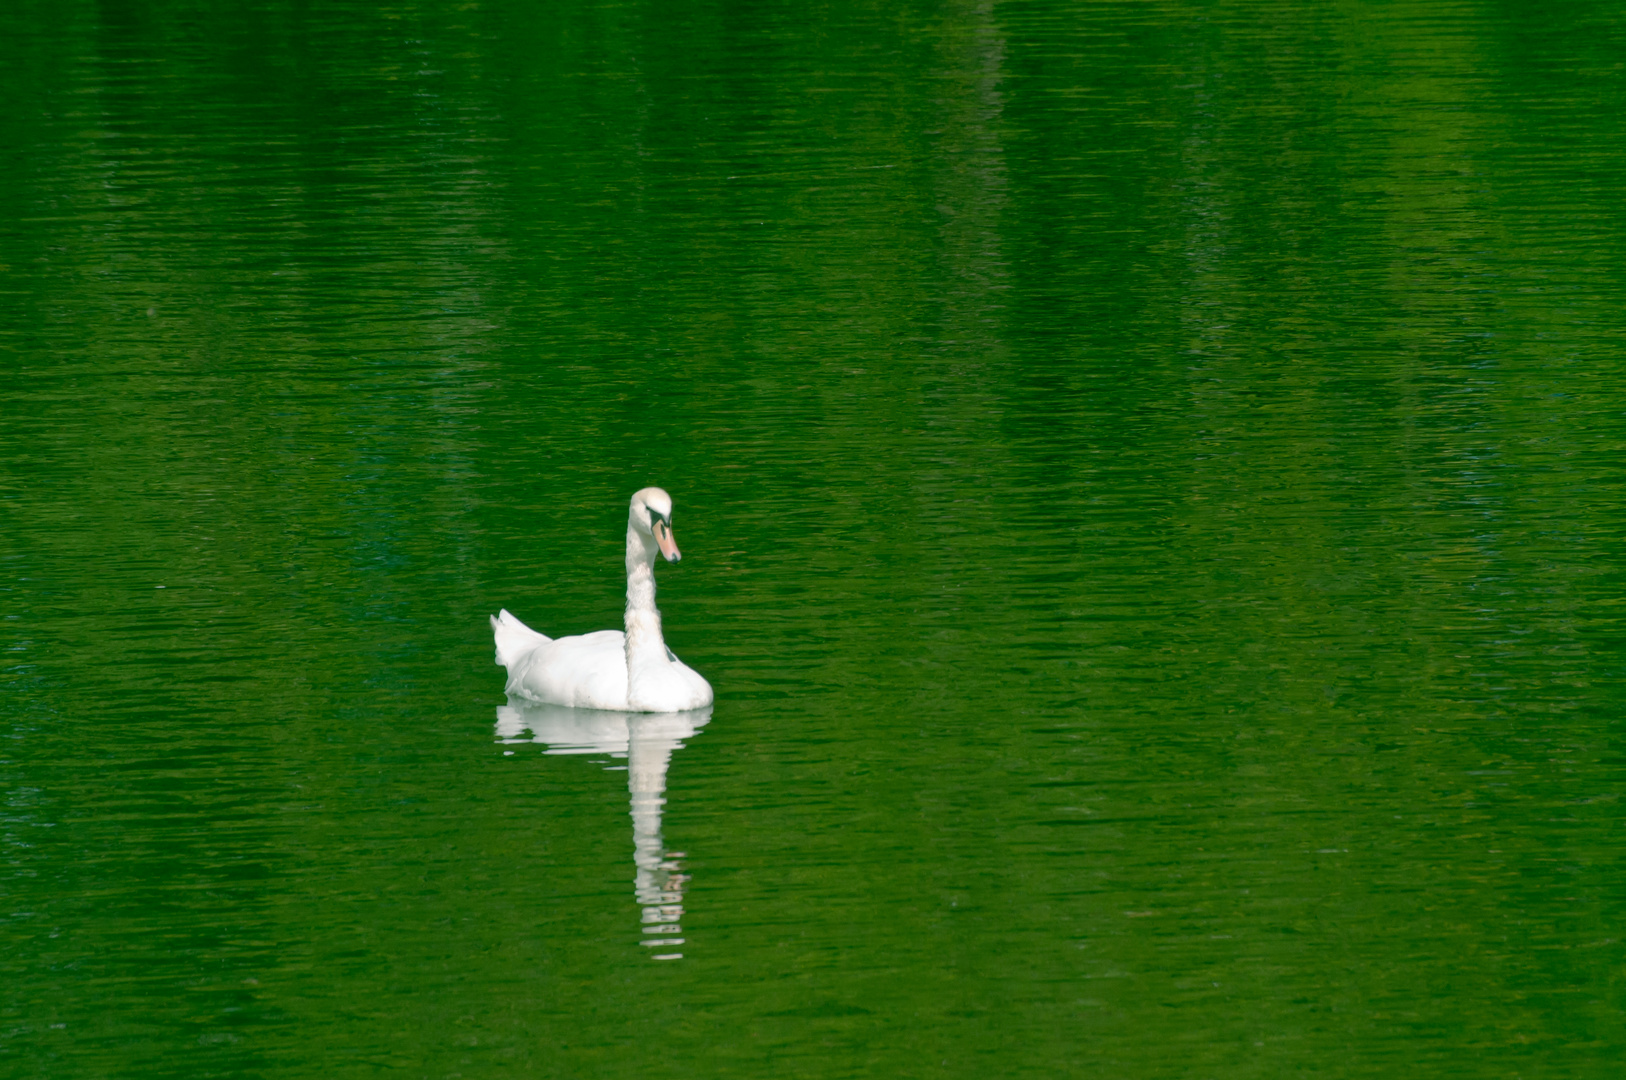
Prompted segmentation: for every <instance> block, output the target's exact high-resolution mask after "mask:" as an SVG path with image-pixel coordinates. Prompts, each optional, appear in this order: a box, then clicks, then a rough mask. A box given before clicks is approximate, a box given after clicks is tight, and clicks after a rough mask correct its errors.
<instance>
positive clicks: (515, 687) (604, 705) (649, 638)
mask: <svg viewBox="0 0 1626 1080" xmlns="http://www.w3.org/2000/svg"><path fill="white" fill-rule="evenodd" d="M656 552H659V553H660V554H662V555H664V556H666V561H667V562H677V561H678V560H679V559H681V558H682V557H683V556H682V554H681V553H680V552H679V551H678V548H677V542H676V541H675V540H673V539H672V496H670V495H668V494H667V493H666V492H664V491H662V490H661V489H660V488H657V487H647V488H644V489H643V490H642V491H639V492H637V493H635V494H634V495H633V496H632V507H631V509H630V511H629V512H628V514H627V619H626V627H627V630H626V633H624V634H623V633H622V632H621V631H620V630H599V631H597V632H595V633H591V634H582V635H580V636H578V637H563V638H559V639H557V640H554V639H551V638H548V637H547V636H545V635H543V634H539V633H537V632H536V631H535V630H532V629H531V628H530V627H528V626H526V625H525V624H524V623H522V622H520V621H519V620H518V619H516V618H514V617H513V616H512V615H510V614H508V611H507V609H504V610H503V612H502V614H500V615H493V616H492V617H491V629H492V632H493V633H494V634H495V635H496V638H497V663H499V664H501V665H502V666H503V667H506V668H507V669H508V695H509V697H514V698H522V699H524V700H527V701H539V702H544V703H547V704H550V705H568V706H570V707H571V708H574V709H608V710H611V711H613V712H686V711H688V710H690V709H703V708H705V707H706V706H707V705H710V704H711V699H712V694H711V684H710V683H708V682H707V681H706V680H705V679H704V678H702V677H701V676H700V673H699V672H697V671H695V670H694V669H693V668H691V667H689V666H688V665H687V664H685V663H683V662H682V661H681V660H679V659H678V658H677V657H676V656H673V655H672V650H671V649H668V648H667V647H666V642H665V640H664V639H663V638H662V637H661V613H660V612H659V611H657V610H656V608H655V554H656Z"/></svg>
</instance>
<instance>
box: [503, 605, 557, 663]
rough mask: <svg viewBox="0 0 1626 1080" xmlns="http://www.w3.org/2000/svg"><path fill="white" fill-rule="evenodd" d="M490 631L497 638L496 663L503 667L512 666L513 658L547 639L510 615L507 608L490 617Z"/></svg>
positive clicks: (542, 643) (516, 658)
mask: <svg viewBox="0 0 1626 1080" xmlns="http://www.w3.org/2000/svg"><path fill="white" fill-rule="evenodd" d="M491 633H492V635H493V636H494V637H496V639H497V663H499V664H501V665H502V666H503V667H512V666H513V665H514V661H515V660H518V659H519V658H520V657H522V656H524V655H525V654H526V653H528V652H530V651H531V650H532V649H534V648H536V647H537V646H538V645H544V644H546V643H547V642H548V640H549V639H548V636H547V635H546V634H539V633H537V632H536V631H535V630H532V629H531V628H530V627H529V626H526V625H525V624H524V623H522V622H520V621H519V620H518V619H516V618H514V617H513V616H512V615H510V614H509V613H508V609H507V608H503V609H502V614H500V615H493V616H492V617H491Z"/></svg>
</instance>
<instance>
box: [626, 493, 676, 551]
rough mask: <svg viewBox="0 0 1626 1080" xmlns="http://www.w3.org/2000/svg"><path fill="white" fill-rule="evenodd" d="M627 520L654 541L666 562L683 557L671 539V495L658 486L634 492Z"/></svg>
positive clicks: (641, 533)
mask: <svg viewBox="0 0 1626 1080" xmlns="http://www.w3.org/2000/svg"><path fill="white" fill-rule="evenodd" d="M628 520H629V521H631V522H632V527H633V528H634V529H637V530H638V532H639V534H640V535H642V536H647V537H650V538H651V539H653V540H654V541H655V546H656V547H658V548H660V549H661V554H662V555H665V556H666V561H667V562H677V561H678V560H679V559H681V558H683V553H682V552H681V551H679V550H678V546H677V541H676V540H674V539H672V496H670V495H668V494H667V493H666V492H664V491H662V490H661V489H660V488H658V487H646V488H644V489H643V490H642V491H639V492H635V493H634V494H633V496H632V510H631V512H630V513H629V514H628Z"/></svg>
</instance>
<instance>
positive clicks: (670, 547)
mask: <svg viewBox="0 0 1626 1080" xmlns="http://www.w3.org/2000/svg"><path fill="white" fill-rule="evenodd" d="M655 543H657V544H659V545H660V548H661V554H662V555H665V556H666V561H667V562H677V561H678V560H679V559H681V558H683V552H681V551H679V550H678V546H677V541H676V540H674V539H672V526H670V525H668V524H667V523H666V522H665V521H663V520H662V519H660V518H656V519H655Z"/></svg>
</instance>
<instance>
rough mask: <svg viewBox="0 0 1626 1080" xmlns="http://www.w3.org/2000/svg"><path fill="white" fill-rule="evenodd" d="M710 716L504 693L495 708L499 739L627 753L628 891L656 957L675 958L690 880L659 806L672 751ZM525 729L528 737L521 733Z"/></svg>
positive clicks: (554, 748)
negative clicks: (667, 836) (522, 698)
mask: <svg viewBox="0 0 1626 1080" xmlns="http://www.w3.org/2000/svg"><path fill="white" fill-rule="evenodd" d="M710 719H711V709H710V708H709V707H708V708H705V709H697V710H695V711H694V712H684V713H623V712H598V711H595V710H592V709H567V708H565V707H564V706H562V705H537V704H533V703H531V702H524V703H520V702H516V701H514V700H513V699H512V698H510V699H509V703H508V704H507V705H503V706H500V707H499V708H498V709H497V740H498V741H499V742H504V743H516V742H539V743H544V744H546V745H547V748H548V749H547V751H546V752H547V753H549V754H606V755H608V756H610V757H616V758H621V757H624V758H626V759H627V790H628V791H629V792H630V793H631V795H632V859H633V863H634V864H635V865H636V867H637V870H636V872H635V873H634V875H633V893H634V895H635V896H636V897H637V899H638V904H639V906H641V907H642V908H643V921H644V935H645V937H644V941H643V944H644V945H647V946H649V947H651V948H654V949H658V950H661V951H659V952H657V953H656V954H655V959H657V960H679V959H682V956H683V954H682V953H679V952H672V951H670V950H671V949H673V948H675V947H676V946H679V945H682V944H683V938H682V936H681V935H682V933H683V925H682V921H681V920H682V918H683V886H684V884H685V883H686V882H687V881H688V880H689V877H688V875H687V874H684V873H683V872H682V867H681V865H680V863H679V861H678V860H680V859H682V858H683V857H684V854H683V852H681V851H665V850H663V849H662V847H661V808H662V807H664V806H665V805H666V770H667V767H668V766H669V765H671V763H672V751H673V750H676V749H677V748H678V747H680V746H682V745H683V740H684V739H687V738H690V737H691V736H693V735H694V734H695V732H697V731H699V730H700V729H701V728H702V727H704V726H705V725H706V721H708V720H710ZM527 731H529V732H530V733H531V734H530V738H526V736H525V733H526V732H527Z"/></svg>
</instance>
